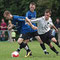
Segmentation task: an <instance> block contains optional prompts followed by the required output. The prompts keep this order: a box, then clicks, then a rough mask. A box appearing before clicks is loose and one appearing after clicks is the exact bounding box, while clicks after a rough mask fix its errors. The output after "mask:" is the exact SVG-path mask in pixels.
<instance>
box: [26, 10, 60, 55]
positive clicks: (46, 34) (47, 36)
mask: <svg viewBox="0 0 60 60" xmlns="http://www.w3.org/2000/svg"><path fill="white" fill-rule="evenodd" d="M50 16H51V11H50V10H46V11H45V14H44V17H40V18H37V19H34V20H31V21H30V20H28V18H27V20H26V21H27V22H28V23H29V25H30V26H31V27H32V28H33V29H37V30H38V34H39V36H40V38H41V40H42V41H43V42H44V43H46V44H47V45H48V46H50V49H51V50H52V51H53V52H55V53H56V54H57V55H58V54H59V52H58V51H57V50H56V49H55V47H54V46H53V45H52V44H51V42H50V40H52V41H55V42H57V40H56V39H55V37H53V36H52V35H51V32H50V27H49V26H48V24H47V22H46V21H47V20H49V19H50ZM31 22H33V23H37V26H38V27H36V26H34V25H33V24H32V23H31ZM54 28H55V27H54ZM55 30H56V31H58V29H57V28H55Z"/></svg>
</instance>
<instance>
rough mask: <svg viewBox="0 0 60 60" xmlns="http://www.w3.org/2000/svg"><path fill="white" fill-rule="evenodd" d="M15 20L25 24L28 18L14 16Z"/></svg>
mask: <svg viewBox="0 0 60 60" xmlns="http://www.w3.org/2000/svg"><path fill="white" fill-rule="evenodd" d="M14 19H15V20H17V21H22V22H24V21H25V19H26V18H25V17H24V16H14Z"/></svg>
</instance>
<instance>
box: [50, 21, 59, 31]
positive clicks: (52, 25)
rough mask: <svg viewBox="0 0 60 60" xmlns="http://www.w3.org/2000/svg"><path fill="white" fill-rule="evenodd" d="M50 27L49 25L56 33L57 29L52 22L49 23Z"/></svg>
mask: <svg viewBox="0 0 60 60" xmlns="http://www.w3.org/2000/svg"><path fill="white" fill-rule="evenodd" d="M50 25H51V27H52V28H54V29H55V31H56V32H58V29H57V28H56V27H55V25H54V24H53V22H52V21H50Z"/></svg>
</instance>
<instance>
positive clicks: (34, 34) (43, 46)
mask: <svg viewBox="0 0 60 60" xmlns="http://www.w3.org/2000/svg"><path fill="white" fill-rule="evenodd" d="M31 37H35V38H36V39H37V41H38V42H39V43H40V46H41V48H42V49H43V51H44V53H45V54H49V52H47V51H46V47H45V45H44V43H43V41H42V40H41V38H40V36H39V34H38V33H37V31H36V32H33V33H32V34H31Z"/></svg>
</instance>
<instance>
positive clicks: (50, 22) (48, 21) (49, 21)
mask: <svg viewBox="0 0 60 60" xmlns="http://www.w3.org/2000/svg"><path fill="white" fill-rule="evenodd" d="M46 22H47V25H48V26H49V27H50V29H51V28H53V29H54V30H55V29H57V28H56V27H55V26H54V24H53V22H52V19H51V18H49V19H48V20H47V21H46ZM56 32H58V30H57V31H56ZM51 33H52V31H51ZM54 43H55V44H56V45H57V46H58V47H59V48H60V45H59V42H58V41H54Z"/></svg>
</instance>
